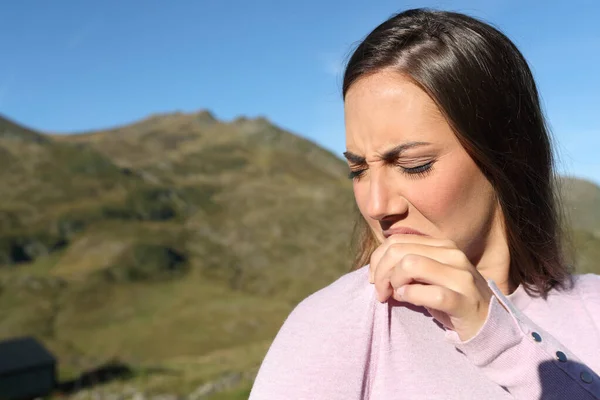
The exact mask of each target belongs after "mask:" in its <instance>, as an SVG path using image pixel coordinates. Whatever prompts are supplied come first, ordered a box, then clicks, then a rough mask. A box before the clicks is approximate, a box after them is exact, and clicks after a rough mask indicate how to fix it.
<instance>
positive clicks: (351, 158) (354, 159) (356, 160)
mask: <svg viewBox="0 0 600 400" xmlns="http://www.w3.org/2000/svg"><path fill="white" fill-rule="evenodd" d="M344 157H346V160H348V162H349V163H351V164H355V165H363V164H366V163H367V159H366V158H364V157H361V156H359V155H358V154H354V153H352V152H351V151H345V152H344Z"/></svg>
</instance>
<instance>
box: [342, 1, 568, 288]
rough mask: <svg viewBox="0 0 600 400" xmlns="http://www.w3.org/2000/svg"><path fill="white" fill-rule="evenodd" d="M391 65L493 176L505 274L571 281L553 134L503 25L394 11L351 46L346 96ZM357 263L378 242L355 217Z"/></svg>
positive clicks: (526, 280) (536, 282)
mask: <svg viewBox="0 0 600 400" xmlns="http://www.w3.org/2000/svg"><path fill="white" fill-rule="evenodd" d="M382 69H394V70H396V71H398V72H399V73H402V74H403V75H405V76H408V77H410V78H411V79H412V80H413V81H414V82H415V83H416V84H417V85H419V86H420V87H421V88H422V89H423V90H424V91H425V92H427V93H428V94H429V96H430V97H431V98H432V99H433V100H434V101H435V102H436V103H437V105H438V107H439V108H440V110H441V112H442V113H443V114H444V116H445V117H446V119H447V120H448V122H449V123H450V125H451V126H452V128H453V130H454V132H455V134H456V136H457V138H458V139H459V141H460V143H461V144H462V146H463V147H464V148H465V149H466V151H467V152H468V153H469V155H470V156H471V157H472V158H473V160H474V161H475V162H476V164H477V165H478V167H479V168H480V169H481V171H482V172H483V174H484V175H485V176H486V178H487V179H488V180H489V181H490V183H491V184H492V186H493V187H494V190H495V192H496V196H497V198H498V201H499V203H500V206H501V208H502V212H503V214H504V225H505V230H506V237H507V240H508V246H509V250H510V257H511V265H510V279H511V280H512V281H513V282H514V283H516V284H523V286H524V287H525V289H526V290H527V292H528V293H530V294H533V293H537V294H541V295H542V296H543V297H545V296H546V294H547V293H548V291H549V290H550V289H552V288H554V287H560V288H564V287H565V285H566V284H567V283H570V282H571V281H570V279H569V278H570V273H571V269H570V267H569V266H568V265H567V264H566V262H565V255H564V251H563V247H562V245H563V242H562V240H563V237H564V235H563V230H562V228H561V226H562V218H561V215H562V214H561V213H560V212H559V210H561V209H562V208H561V207H559V204H560V202H559V200H558V196H557V191H556V190H555V185H554V183H555V181H556V180H555V175H554V172H553V171H554V167H553V165H554V160H553V154H552V148H551V143H550V136H549V132H548V129H547V127H546V123H545V120H544V115H543V113H542V110H541V107H540V103H539V98H538V92H537V88H536V84H535V81H534V79H533V76H532V73H531V70H530V69H529V66H528V65H527V62H526V61H525V58H524V57H523V55H522V54H521V53H520V51H519V50H518V49H517V48H516V46H515V45H514V44H513V43H512V42H511V41H510V40H509V39H508V38H507V37H506V36H505V35H504V34H502V33H501V32H500V31H498V30H497V29H495V28H493V27H492V26H490V25H488V24H485V23H483V22H481V21H479V20H477V19H474V18H472V17H469V16H466V15H463V14H459V13H454V12H447V11H432V10H427V9H413V10H408V11H405V12H402V13H400V14H397V15H394V16H392V17H391V18H390V19H388V20H387V21H385V22H383V23H382V24H381V25H379V26H378V27H377V28H375V30H373V31H372V32H371V33H370V34H369V35H368V36H367V37H366V38H365V39H364V40H363V41H362V42H361V43H360V44H359V45H358V47H357V48H356V50H355V51H354V52H353V54H352V56H351V58H350V60H349V61H348V65H347V66H346V71H345V73H344V81H343V96H344V98H345V97H346V93H347V92H348V89H349V88H350V87H351V86H352V84H353V83H355V82H356V81H357V80H358V79H360V78H361V77H364V76H366V75H369V74H373V73H376V72H378V71H381V70H382ZM354 241H355V249H356V256H355V263H354V268H359V267H361V266H363V265H366V264H368V262H369V258H370V256H371V254H372V252H373V251H374V250H375V248H376V247H377V245H378V242H377V240H376V238H375V236H374V234H373V232H372V231H371V229H370V228H369V226H368V224H367V223H366V221H365V220H364V219H363V218H362V217H360V214H359V219H358V221H357V223H356V227H355V236H354Z"/></svg>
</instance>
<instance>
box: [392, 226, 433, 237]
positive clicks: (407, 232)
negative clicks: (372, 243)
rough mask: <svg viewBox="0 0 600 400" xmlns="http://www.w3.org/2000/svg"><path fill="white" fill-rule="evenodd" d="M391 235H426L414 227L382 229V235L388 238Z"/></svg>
mask: <svg viewBox="0 0 600 400" xmlns="http://www.w3.org/2000/svg"><path fill="white" fill-rule="evenodd" d="M392 235H419V236H427V235H426V234H424V233H423V232H419V231H418V230H416V229H412V228H405V227H400V228H393V229H386V230H385V231H383V236H384V237H385V238H386V239H387V238H389V237H390V236H392Z"/></svg>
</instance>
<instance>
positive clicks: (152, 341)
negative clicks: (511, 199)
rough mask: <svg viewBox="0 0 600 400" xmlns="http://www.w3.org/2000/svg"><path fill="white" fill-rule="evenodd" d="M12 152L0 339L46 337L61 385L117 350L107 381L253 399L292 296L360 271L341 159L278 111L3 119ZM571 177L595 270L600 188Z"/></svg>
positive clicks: (0, 255) (574, 222)
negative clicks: (283, 121)
mask: <svg viewBox="0 0 600 400" xmlns="http://www.w3.org/2000/svg"><path fill="white" fill-rule="evenodd" d="M0 164H1V165H0V166H1V167H2V168H0V190H2V193H3V194H4V195H3V197H2V199H0V228H1V230H0V339H2V338H8V337H12V336H18V335H34V336H36V337H37V338H38V339H40V340H41V341H42V342H43V343H45V344H46V345H47V346H49V347H50V349H51V350H52V351H53V352H55V353H56V354H57V355H58V358H59V368H60V379H61V381H63V382H64V381H68V380H73V379H77V378H78V377H81V376H84V375H82V374H85V373H88V372H89V371H91V370H95V369H97V368H98V367H99V366H103V365H107V363H110V362H117V361H118V362H119V363H121V364H122V365H126V366H127V368H129V369H131V370H132V371H133V376H132V377H129V378H128V379H127V380H125V381H124V383H123V382H120V381H115V382H112V383H109V384H107V385H108V387H115V388H119V387H121V386H123V385H125V386H127V385H130V386H131V385H133V386H135V387H138V388H143V390H145V391H146V392H148V393H169V392H170V393H179V394H184V393H190V392H192V391H194V390H196V391H197V393H200V392H202V393H204V392H206V391H208V392H206V393H213V392H214V393H215V396H225V397H215V399H216V398H244V396H245V393H247V391H248V388H249V386H250V385H251V380H252V374H253V373H254V372H255V371H256V368H257V367H258V365H259V364H260V361H261V360H262V358H263V357H264V352H265V351H266V349H267V348H268V345H269V344H270V342H271V340H272V339H273V335H274V334H275V333H276V332H277V330H278V329H279V327H280V326H281V324H282V322H283V320H284V319H285V317H286V316H287V315H288V313H289V312H290V310H291V309H292V307H293V306H294V305H295V304H297V302H298V301H300V300H301V299H302V298H304V297H306V296H307V295H308V294H310V293H312V292H314V291H316V290H318V289H320V288H322V287H324V286H325V285H327V284H328V283H330V282H332V281H333V280H335V279H337V278H338V277H339V276H341V275H342V274H344V273H345V272H347V271H348V270H349V268H350V247H349V245H350V235H351V231H352V227H353V223H354V218H355V217H356V216H357V211H356V209H355V204H354V199H353V196H352V188H351V183H350V182H349V180H348V179H347V178H346V175H347V167H346V165H345V163H344V162H343V161H342V160H341V159H339V158H338V157H336V156H335V155H333V154H331V153H330V152H328V151H326V150H324V149H322V148H320V147H319V146H317V145H316V144H314V143H312V142H310V141H308V140H306V139H303V138H301V137H299V136H297V135H294V134H292V133H290V132H287V131H286V130H284V129H282V128H280V127H277V126H276V125H274V124H272V123H271V122H269V121H268V120H267V119H265V118H260V117H259V118H244V117H240V118H237V119H235V120H233V121H230V122H224V121H219V120H218V119H217V118H215V117H214V116H213V115H212V114H211V113H210V112H208V111H206V110H203V111H199V112H196V113H190V114H185V113H172V114H157V115H152V116H150V117H148V118H146V119H143V120H141V121H137V122H134V123H132V124H129V125H124V126H119V127H114V128H111V129H106V130H100V131H93V132H83V133H79V134H74V135H56V134H52V135H50V134H42V133H39V132H35V131H33V130H30V129H27V128H25V127H22V126H20V125H18V124H16V123H14V122H11V121H9V120H8V119H6V118H2V117H0ZM561 186H562V187H563V191H564V192H565V195H566V196H565V197H566V200H567V202H566V209H567V211H568V213H569V215H570V218H571V223H570V227H571V230H572V231H573V238H574V242H575V245H576V248H577V250H578V252H577V253H576V254H577V266H578V268H579V271H596V272H598V271H600V268H599V267H598V264H597V263H596V261H595V260H597V259H598V258H599V257H600V254H598V250H597V249H599V248H600V237H598V230H599V229H600V220H598V219H597V218H598V210H599V207H600V196H599V193H600V188H598V187H597V186H595V185H593V184H592V183H589V182H586V181H581V180H574V179H567V178H564V179H563V180H562V185H561ZM232 376H233V377H237V378H235V379H233V378H231V377H232ZM223 382H229V384H227V385H225V384H223ZM232 382H233V383H232ZM219 388H220V389H219ZM211 390H212V392H211ZM203 391H204V392H203ZM219 391H221V392H222V393H221V394H218V393H217V392H219ZM228 396H229V397H228ZM235 396H238V397H235ZM207 398H208V397H207Z"/></svg>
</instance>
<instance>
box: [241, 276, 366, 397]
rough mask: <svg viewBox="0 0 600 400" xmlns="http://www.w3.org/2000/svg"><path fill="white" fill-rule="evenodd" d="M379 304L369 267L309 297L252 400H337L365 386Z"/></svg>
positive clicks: (284, 332)
mask: <svg viewBox="0 0 600 400" xmlns="http://www.w3.org/2000/svg"><path fill="white" fill-rule="evenodd" d="M375 302H376V300H375V296H374V290H373V287H372V286H371V284H370V283H369V281H368V267H363V268H361V269H359V270H356V271H353V272H350V273H347V274H345V275H344V276H342V277H341V278H339V279H337V280H336V281H335V282H333V283H332V284H330V285H329V286H327V287H325V288H323V289H321V290H319V291H317V292H315V293H313V294H311V295H310V296H308V297H307V298H305V299H304V300H303V301H302V302H300V303H299V304H298V305H297V306H296V307H295V308H294V310H293V311H292V312H291V313H290V314H289V316H288V317H287V319H286V320H285V322H284V324H283V326H282V327H281V329H280V330H279V332H278V333H277V335H276V337H275V340H274V341H273V342H272V344H271V346H270V347H269V350H268V352H267V355H266V356H265V359H264V360H263V363H262V365H261V368H260V370H259V373H258V376H257V378H256V382H255V385H254V388H253V392H252V393H253V396H254V397H252V396H251V398H257V399H258V398H292V397H293V398H314V397H312V396H314V393H315V392H317V393H322V394H323V397H319V398H333V397H335V396H336V394H339V393H341V392H340V390H341V388H345V389H344V390H350V389H349V387H350V386H349V385H348V382H359V383H360V382H362V381H361V379H362V377H363V375H364V368H365V365H366V364H365V363H366V360H365V359H364V358H365V357H366V354H368V352H367V351H366V348H367V347H368V346H369V344H370V336H369V332H370V329H371V328H372V321H373V315H374V313H373V309H374V305H375ZM361 357H362V358H361ZM289 371H293V372H294V373H293V374H290V373H289ZM348 397H352V396H348Z"/></svg>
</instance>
